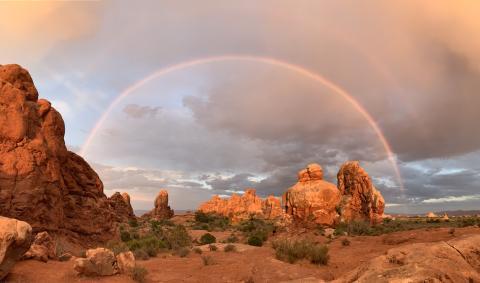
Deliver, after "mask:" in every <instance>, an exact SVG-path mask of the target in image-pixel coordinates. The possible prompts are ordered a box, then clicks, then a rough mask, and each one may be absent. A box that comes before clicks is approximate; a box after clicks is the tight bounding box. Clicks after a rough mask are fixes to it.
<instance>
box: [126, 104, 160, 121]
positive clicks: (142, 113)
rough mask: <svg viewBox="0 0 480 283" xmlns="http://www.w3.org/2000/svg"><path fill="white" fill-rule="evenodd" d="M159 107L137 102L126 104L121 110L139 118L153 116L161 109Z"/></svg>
mask: <svg viewBox="0 0 480 283" xmlns="http://www.w3.org/2000/svg"><path fill="white" fill-rule="evenodd" d="M161 109H162V108H161V107H150V106H139V105H137V104H128V105H126V106H125V107H124V108H123V112H124V113H125V114H127V115H128V116H130V117H132V118H135V119H141V118H152V117H155V115H157V114H158V113H159V111H160V110H161Z"/></svg>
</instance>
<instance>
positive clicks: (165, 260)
mask: <svg viewBox="0 0 480 283" xmlns="http://www.w3.org/2000/svg"><path fill="white" fill-rule="evenodd" d="M449 230H450V229H449V228H433V229H432V228H429V229H420V230H412V231H402V232H395V233H391V234H386V235H381V236H356V237H348V239H349V240H350V245H349V246H343V245H342V239H343V238H345V237H337V238H335V239H333V240H331V242H330V244H329V248H330V251H329V255H330V261H329V263H328V265H326V266H317V265H313V264H310V263H309V262H307V261H304V262H298V263H296V264H289V263H285V262H282V261H279V260H277V259H275V254H274V250H273V249H272V248H271V247H270V244H269V243H266V244H265V245H264V246H263V247H252V246H246V245H243V244H236V245H237V251H236V252H228V253H227V252H224V251H223V250H222V249H221V248H219V250H218V251H209V250H208V249H207V248H206V247H204V248H203V250H204V252H203V253H202V254H201V255H200V254H197V253H194V252H191V253H190V254H189V255H188V256H187V257H184V258H181V257H178V256H175V255H171V254H170V253H163V254H159V255H158V256H157V257H156V258H151V259H148V260H144V261H138V264H140V265H142V266H144V267H145V268H146V269H147V270H148V275H147V276H146V282H282V281H291V280H296V279H307V280H308V279H313V278H317V279H323V280H325V281H329V280H333V279H336V278H339V277H341V276H342V275H344V274H346V273H348V272H349V271H351V270H353V269H354V268H355V267H357V266H359V265H360V264H361V263H363V262H365V261H367V260H369V259H371V258H373V257H376V256H378V255H381V254H383V253H385V251H386V250H388V249H390V248H393V247H396V246H400V245H406V244H411V243H420V242H437V241H446V240H449V239H452V238H453V237H458V236H461V235H471V234H479V233H480V228H478V227H468V228H457V229H456V231H455V236H452V235H451V234H450V233H449ZM204 232H205V231H200V230H197V231H191V233H192V234H193V236H195V234H202V233H204ZM299 233H302V232H301V231H300V232H299ZM304 233H309V232H308V231H305V232H304ZM212 234H214V235H215V236H217V238H218V239H221V238H222V237H225V235H226V233H224V232H217V233H215V232H212ZM316 237H318V240H319V241H325V242H327V241H330V240H329V239H326V238H325V237H323V236H316ZM219 246H221V244H219ZM202 256H211V257H212V259H213V264H212V265H204V264H203V261H202V258H201V257H202ZM6 281H7V282H39V283H40V282H48V283H52V282H134V281H133V280H132V279H131V278H130V277H127V276H125V275H116V276H110V277H97V278H87V277H78V276H77V275H76V274H75V272H74V271H73V261H72V260H70V261H67V262H59V261H49V262H48V263H43V262H39V261H34V260H26V261H21V262H18V263H17V264H16V265H15V267H14V268H13V270H12V271H11V273H10V275H9V276H8V277H7V278H6ZM299 282H300V281H299ZM303 282H305V281H303Z"/></svg>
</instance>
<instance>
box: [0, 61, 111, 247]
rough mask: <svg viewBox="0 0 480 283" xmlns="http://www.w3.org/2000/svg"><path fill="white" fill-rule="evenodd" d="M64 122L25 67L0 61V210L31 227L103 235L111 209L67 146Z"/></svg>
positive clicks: (88, 169) (81, 161) (107, 231)
mask: <svg viewBox="0 0 480 283" xmlns="http://www.w3.org/2000/svg"><path fill="white" fill-rule="evenodd" d="M64 134H65V125H64V122H63V119H62V116H61V115H60V113H58V112H57V111H56V110H55V109H54V108H53V107H52V106H51V104H50V102H48V101H47V100H43V99H38V92H37V90H36V89H35V86H34V84H33V81H32V79H31V77H30V75H29V74H28V72H27V71H26V70H24V69H23V68H21V67H20V66H18V65H4V66H1V65H0V160H1V162H0V188H1V190H0V215H4V216H8V217H12V218H16V219H20V220H23V221H27V222H28V223H30V225H31V226H32V227H33V229H34V231H50V232H56V231H61V230H62V231H65V232H67V233H70V234H72V235H77V236H79V238H80V239H86V237H89V238H92V239H99V240H105V239H108V238H110V237H111V235H112V233H113V232H114V231H115V229H114V224H113V223H114V221H113V213H112V211H111V208H110V206H109V202H108V200H107V197H106V196H105V194H104V193H103V184H102V182H101V181H100V178H99V177H98V175H97V174H96V173H95V171H93V169H92V168H91V167H90V166H89V165H88V163H87V162H85V160H84V159H83V158H81V157H80V156H78V155H76V154H75V153H73V152H70V151H68V150H67V148H66V146H65V142H64Z"/></svg>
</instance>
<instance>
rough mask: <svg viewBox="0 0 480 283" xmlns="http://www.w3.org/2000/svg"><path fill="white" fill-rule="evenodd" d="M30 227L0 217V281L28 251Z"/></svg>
mask: <svg viewBox="0 0 480 283" xmlns="http://www.w3.org/2000/svg"><path fill="white" fill-rule="evenodd" d="M31 242H32V227H31V226H30V225H29V224H28V223H26V222H23V221H18V220H16V219H11V218H6V217H1V216H0V280H2V279H3V278H4V277H5V276H7V274H8V272H9V271H10V269H12V267H13V265H14V264H15V263H16V262H17V261H18V260H19V259H20V258H21V257H22V256H23V254H24V253H25V252H26V251H27V250H28V248H29V247H30V244H31Z"/></svg>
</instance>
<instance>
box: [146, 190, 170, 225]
mask: <svg viewBox="0 0 480 283" xmlns="http://www.w3.org/2000/svg"><path fill="white" fill-rule="evenodd" d="M154 204H155V207H154V208H153V209H152V211H150V212H148V213H145V214H144V215H142V217H144V218H154V219H157V220H162V219H169V218H171V217H172V216H173V209H171V208H170V206H169V205H168V192H167V191H166V190H161V191H160V192H158V195H157V197H156V198H155V203H154Z"/></svg>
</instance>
